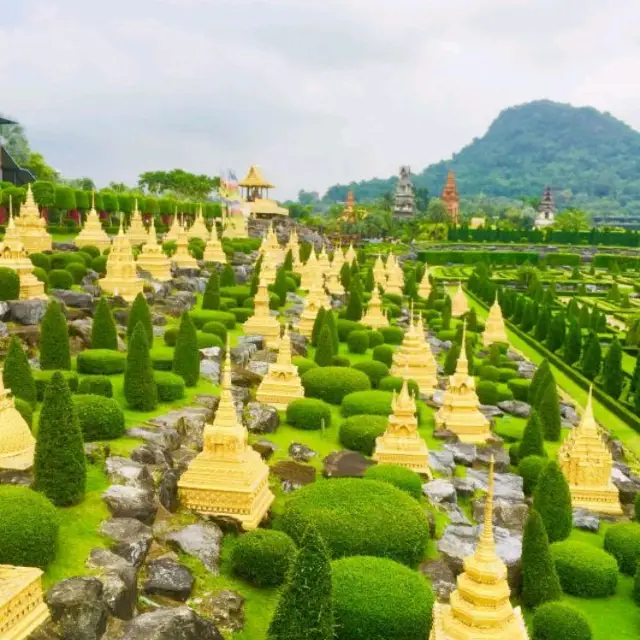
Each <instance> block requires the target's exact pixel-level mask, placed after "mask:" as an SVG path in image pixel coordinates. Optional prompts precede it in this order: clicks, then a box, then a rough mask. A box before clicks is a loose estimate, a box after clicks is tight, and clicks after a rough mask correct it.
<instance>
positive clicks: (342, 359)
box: [331, 356, 351, 367]
mask: <svg viewBox="0 0 640 640" xmlns="http://www.w3.org/2000/svg"><path fill="white" fill-rule="evenodd" d="M331 365H332V366H334V367H350V366H351V360H349V358H347V356H333V358H331Z"/></svg>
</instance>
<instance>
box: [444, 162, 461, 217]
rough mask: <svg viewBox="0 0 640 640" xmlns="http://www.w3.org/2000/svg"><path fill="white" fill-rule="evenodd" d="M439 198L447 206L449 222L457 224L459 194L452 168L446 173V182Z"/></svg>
mask: <svg viewBox="0 0 640 640" xmlns="http://www.w3.org/2000/svg"><path fill="white" fill-rule="evenodd" d="M441 200H442V202H443V203H444V206H445V207H446V208H447V213H448V214H449V222H450V223H451V224H458V223H459V222H460V207H459V205H460V196H459V195H458V187H456V176H455V173H454V172H453V169H449V173H448V174H447V182H446V183H445V185H444V189H443V190H442V196H441Z"/></svg>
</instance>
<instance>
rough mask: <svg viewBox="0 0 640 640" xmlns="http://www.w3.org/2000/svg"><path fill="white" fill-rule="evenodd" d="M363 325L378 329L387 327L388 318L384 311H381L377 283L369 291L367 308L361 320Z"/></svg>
mask: <svg viewBox="0 0 640 640" xmlns="http://www.w3.org/2000/svg"><path fill="white" fill-rule="evenodd" d="M361 322H362V324H363V325H365V327H371V328H372V329H380V328H381V327H388V326H389V320H387V318H386V316H385V315H384V313H382V301H381V300H380V292H379V291H378V285H374V287H373V291H372V292H371V299H370V300H369V304H368V305H367V310H366V311H365V313H364V316H363V317H362V320H361Z"/></svg>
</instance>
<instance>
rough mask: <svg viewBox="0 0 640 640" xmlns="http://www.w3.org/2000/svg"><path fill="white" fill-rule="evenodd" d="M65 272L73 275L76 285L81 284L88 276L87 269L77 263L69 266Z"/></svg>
mask: <svg viewBox="0 0 640 640" xmlns="http://www.w3.org/2000/svg"><path fill="white" fill-rule="evenodd" d="M65 270H66V271H68V272H69V274H71V277H72V278H73V282H74V284H80V283H81V282H82V278H84V277H85V276H86V275H87V267H85V266H84V265H83V264H77V263H75V262H72V263H71V264H68V265H67V267H66V269H65Z"/></svg>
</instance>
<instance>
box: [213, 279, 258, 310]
mask: <svg viewBox="0 0 640 640" xmlns="http://www.w3.org/2000/svg"><path fill="white" fill-rule="evenodd" d="M220 295H221V296H222V297H223V298H232V299H233V300H234V301H235V306H236V307H241V306H242V305H243V304H244V301H245V300H246V299H247V298H248V297H249V296H250V295H251V291H250V289H249V286H248V285H245V284H235V285H232V286H229V287H220Z"/></svg>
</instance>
